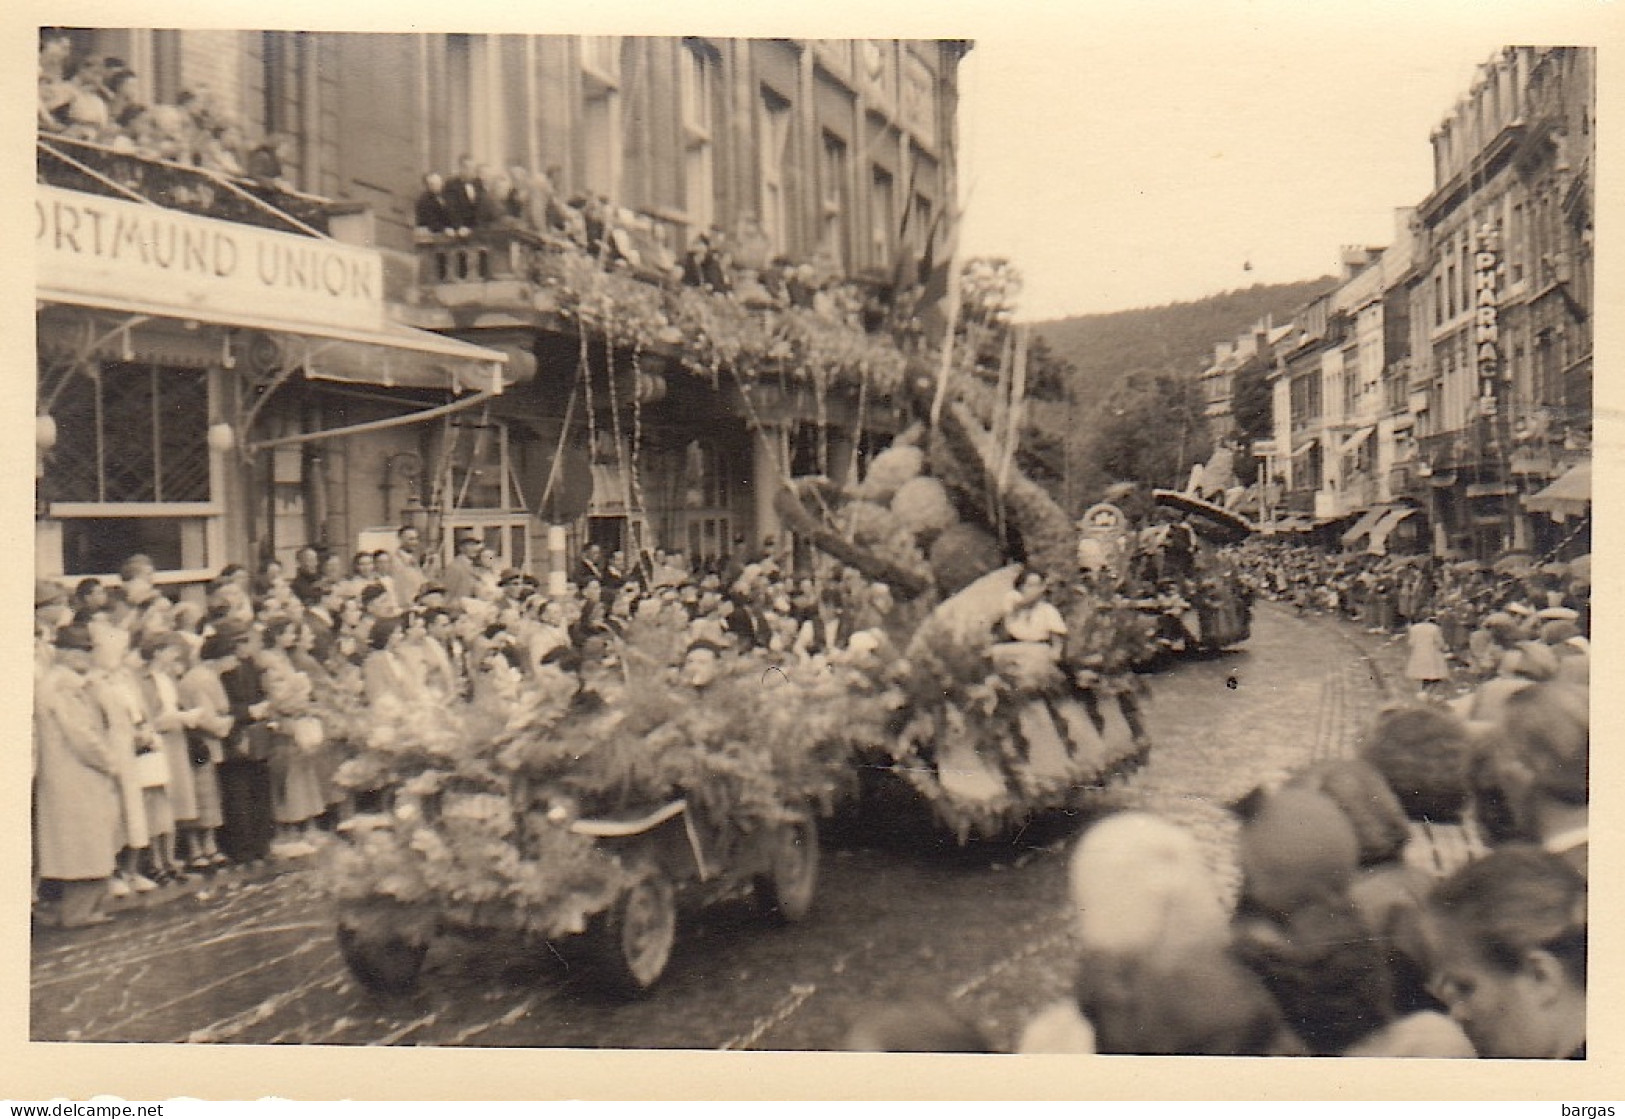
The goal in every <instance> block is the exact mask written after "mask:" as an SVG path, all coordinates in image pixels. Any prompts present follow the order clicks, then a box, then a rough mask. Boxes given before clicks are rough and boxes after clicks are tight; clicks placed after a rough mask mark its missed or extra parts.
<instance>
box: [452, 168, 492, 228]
mask: <svg viewBox="0 0 1625 1119" xmlns="http://www.w3.org/2000/svg"><path fill="white" fill-rule="evenodd" d="M484 197H485V184H484V183H482V182H481V181H480V175H479V170H478V168H477V167H476V165H475V163H474V157H473V156H471V155H466V154H465V155H463V156H460V157H459V158H458V160H457V174H455V175H453V176H452V177H451V178H450V179H448V180H446V206H447V210H448V211H449V213H450V215H451V222H452V225H453V227H455V228H457V229H473V228H474V227H475V226H476V225H479V224H480V220H479V218H480V213H481V211H482V210H485V209H487V207H486V206H485V205H484V204H483V200H484Z"/></svg>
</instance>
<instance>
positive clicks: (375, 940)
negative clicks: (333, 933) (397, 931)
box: [338, 921, 429, 995]
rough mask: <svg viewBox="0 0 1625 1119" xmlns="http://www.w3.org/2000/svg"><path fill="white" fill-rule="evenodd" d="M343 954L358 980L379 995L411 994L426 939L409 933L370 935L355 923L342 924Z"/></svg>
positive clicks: (339, 938) (420, 970)
mask: <svg viewBox="0 0 1625 1119" xmlns="http://www.w3.org/2000/svg"><path fill="white" fill-rule="evenodd" d="M338 942H339V955H341V956H342V957H344V963H345V966H346V967H348V968H349V969H350V974H351V975H352V976H354V977H355V981H356V982H357V983H359V984H361V986H363V987H365V988H366V989H367V990H369V991H371V992H373V993H374V994H378V995H409V994H411V993H412V992H413V991H414V990H416V989H417V985H418V976H419V975H420V974H421V972H422V971H423V958H424V957H425V956H427V955H428V953H429V945H428V943H427V942H426V941H423V940H418V939H414V938H411V937H406V936H394V935H384V936H376V935H372V936H369V935H367V934H365V933H362V932H361V931H359V930H358V929H356V928H355V927H354V926H353V925H349V924H346V923H345V922H344V921H340V922H339V925H338Z"/></svg>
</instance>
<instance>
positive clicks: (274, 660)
mask: <svg viewBox="0 0 1625 1119" xmlns="http://www.w3.org/2000/svg"><path fill="white" fill-rule="evenodd" d="M302 629H303V627H302V626H301V625H300V623H298V622H296V621H292V620H291V619H287V620H279V621H276V622H272V623H271V624H269V625H267V626H266V627H265V641H266V648H265V650H264V652H263V654H262V656H261V668H262V670H263V676H264V681H265V689H266V692H267V694H268V696H269V698H270V702H271V711H270V726H271V740H272V765H271V773H272V781H273V784H272V789H271V806H272V818H273V819H274V820H275V822H276V825H277V840H276V843H275V844H273V845H272V852H273V853H274V854H277V855H280V856H283V857H292V858H297V857H300V856H304V855H313V854H315V853H316V848H315V847H313V846H312V845H311V844H310V842H309V841H308V840H307V839H306V838H305V835H304V832H305V830H306V829H307V828H309V827H311V826H312V822H313V821H314V820H315V819H316V817H317V816H319V815H321V814H322V812H324V811H325V810H326V808H327V805H326V803H324V801H323V799H322V786H321V781H320V778H319V777H318V775H317V772H316V765H315V761H314V757H313V754H314V751H315V750H316V749H318V748H319V746H320V744H319V743H317V744H316V745H315V746H312V745H309V744H308V743H307V742H306V741H305V740H304V739H303V738H302V737H301V736H300V735H298V734H296V731H298V730H299V728H300V727H301V725H304V726H307V727H308V725H309V724H308V720H309V719H310V717H311V707H312V704H313V703H314V702H315V685H314V682H313V681H312V680H311V679H310V677H308V676H306V675H305V674H304V672H302V671H300V670H299V669H298V668H296V667H295V666H294V663H293V660H292V657H291V655H290V654H291V653H292V651H293V649H294V646H295V645H296V644H297V643H298V641H299V634H300V631H301V630H302ZM302 733H308V731H306V732H302Z"/></svg>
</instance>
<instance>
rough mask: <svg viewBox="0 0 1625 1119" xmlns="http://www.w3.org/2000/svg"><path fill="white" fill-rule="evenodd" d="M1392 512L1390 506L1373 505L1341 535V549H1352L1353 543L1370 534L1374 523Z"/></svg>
mask: <svg viewBox="0 0 1625 1119" xmlns="http://www.w3.org/2000/svg"><path fill="white" fill-rule="evenodd" d="M1392 510H1393V506H1392V505H1373V506H1372V507H1371V508H1369V509H1367V510H1366V511H1365V513H1364V514H1362V515H1361V517H1360V519H1359V520H1357V521H1355V522H1354V524H1353V526H1352V527H1351V528H1350V529H1349V530H1348V531H1347V532H1345V533H1344V534H1343V547H1345V548H1352V547H1353V546H1354V543H1355V541H1357V540H1359V539H1360V537H1362V536H1364V535H1365V534H1366V533H1368V532H1370V531H1371V530H1372V528H1373V527H1374V526H1375V525H1376V523H1377V522H1378V521H1380V520H1382V518H1383V517H1384V516H1386V515H1387V514H1388V513H1389V512H1391V511H1392Z"/></svg>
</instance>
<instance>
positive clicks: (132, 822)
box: [89, 620, 157, 897]
mask: <svg viewBox="0 0 1625 1119" xmlns="http://www.w3.org/2000/svg"><path fill="white" fill-rule="evenodd" d="M89 628H90V634H91V643H92V644H93V645H94V647H95V648H94V649H93V651H92V653H91V663H92V666H93V667H92V669H91V673H90V694H91V695H92V696H94V697H95V699H96V702H97V703H99V704H101V708H102V717H103V719H104V720H105V721H106V724H107V742H108V747H109V749H110V750H111V752H112V755H113V759H114V763H115V765H116V766H117V775H118V783H119V794H120V798H119V803H120V808H121V818H122V820H123V829H124V844H123V847H124V849H123V850H122V851H121V852H120V853H119V858H118V863H119V866H118V873H117V875H116V876H115V877H114V879H113V881H112V883H111V886H112V890H113V896H115V897H127V896H128V895H129V894H130V893H131V892H132V891H134V892H140V893H147V892H150V891H151V890H153V889H155V888H156V887H157V883H155V882H153V881H152V879H150V878H148V877H146V876H145V875H144V874H142V873H141V870H140V863H141V859H142V855H143V852H145V851H146V850H147V848H148V847H149V846H150V845H151V842H152V836H151V830H150V829H149V828H148V826H147V809H146V804H145V800H144V798H143V796H142V792H141V781H140V778H139V777H138V775H137V772H136V754H137V752H138V751H139V750H140V749H141V748H142V747H143V746H145V745H147V744H148V743H149V741H150V739H151V729H150V728H149V727H148V726H147V708H146V703H145V701H144V700H143V699H142V698H141V686H140V683H139V682H138V680H137V679H136V677H135V675H134V673H132V672H131V670H130V666H129V663H128V657H129V652H130V633H129V631H128V630H126V629H124V628H123V626H122V624H120V623H117V622H112V621H109V622H106V623H104V624H101V625H97V624H96V622H95V621H94V620H92V622H91V624H90V627H89Z"/></svg>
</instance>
